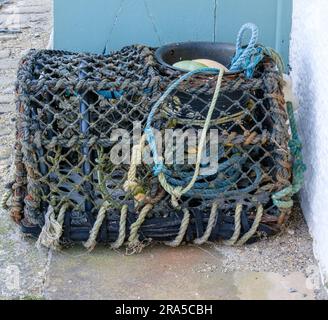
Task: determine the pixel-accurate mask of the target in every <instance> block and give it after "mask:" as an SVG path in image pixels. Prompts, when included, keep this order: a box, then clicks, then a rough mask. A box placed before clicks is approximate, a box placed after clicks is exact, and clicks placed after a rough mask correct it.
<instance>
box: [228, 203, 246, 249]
mask: <svg viewBox="0 0 328 320" xmlns="http://www.w3.org/2000/svg"><path fill="white" fill-rule="evenodd" d="M242 211H243V205H242V204H241V203H238V204H237V206H236V210H235V231H234V233H233V235H232V237H231V238H230V239H229V240H227V241H224V244H225V245H227V246H233V245H234V244H235V243H236V242H237V240H238V238H239V236H240V230H241V213H242Z"/></svg>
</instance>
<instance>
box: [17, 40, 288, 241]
mask: <svg viewBox="0 0 328 320" xmlns="http://www.w3.org/2000/svg"><path fill="white" fill-rule="evenodd" d="M180 76H181V74H180V73H179V72H176V71H174V70H171V69H168V68H164V67H163V66H161V65H160V64H158V63H157V62H156V61H155V58H154V50H153V49H152V48H148V47H145V46H130V47H126V48H124V49H122V50H121V51H119V52H116V53H113V54H111V55H108V56H100V55H91V54H74V53H68V52H61V51H31V52H30V53H29V54H28V55H27V56H26V57H25V58H24V59H23V60H22V61H21V64H20V68H19V71H18V82H17V110H18V120H17V141H16V145H15V149H16V158H15V166H16V174H15V183H14V184H13V186H12V187H13V191H14V197H13V202H12V209H11V214H12V216H13V218H14V219H15V220H16V221H19V222H20V224H21V225H22V229H23V231H24V232H26V233H31V234H35V235H38V234H39V233H40V231H41V228H42V227H43V226H44V225H46V226H47V225H48V229H47V230H48V233H49V232H51V226H52V227H53V228H54V227H55V226H56V225H57V226H58V225H59V226H61V227H62V228H59V231H58V233H57V238H58V237H60V239H61V240H60V241H61V242H70V241H86V240H88V239H89V240H90V237H91V236H93V242H95V241H97V242H105V243H114V242H115V243H116V245H118V246H119V245H122V244H123V243H124V242H125V241H126V240H128V241H129V242H130V243H131V242H132V243H136V242H142V241H143V240H145V239H153V240H158V241H166V242H167V243H171V244H172V243H173V244H180V243H181V242H182V241H193V240H195V239H198V240H199V239H201V238H203V240H219V239H225V240H229V239H230V240H231V239H232V240H233V242H236V241H237V240H238V239H240V238H242V237H243V236H244V235H248V236H247V238H246V241H247V242H251V241H254V240H256V239H258V238H259V237H261V236H265V235H272V234H274V233H276V232H277V231H278V230H279V228H280V226H281V225H282V224H283V223H284V222H285V221H286V218H287V217H288V215H289V212H290V208H286V209H283V208H278V207H277V206H276V205H275V204H274V202H273V201H272V195H273V194H274V193H276V192H278V191H281V190H284V189H285V188H286V187H289V186H290V185H291V161H292V159H291V156H290V151H289V148H288V141H289V139H290V135H289V132H288V129H289V127H288V122H287V120H288V116H287V112H286V108H285V102H284V97H283V94H282V85H283V83H282V77H281V74H280V73H279V72H278V71H277V67H276V64H275V62H274V61H273V60H272V59H271V58H270V57H265V59H263V61H262V62H261V63H260V64H259V65H258V67H257V69H256V71H255V74H254V76H253V78H252V79H247V78H245V77H244V75H243V74H242V73H236V74H232V75H231V74H230V75H225V76H224V77H223V82H222V85H221V94H220V97H219V99H218V101H217V103H216V105H215V109H214V113H213V116H212V119H211V122H210V130H209V132H208V135H207V139H206V146H207V148H205V150H209V149H210V147H211V141H212V137H214V135H215V136H216V137H217V139H218V140H217V141H218V143H216V144H215V145H213V144H212V147H213V150H214V151H213V152H215V153H216V155H217V167H216V169H217V170H216V171H215V172H209V173H208V172H206V170H204V171H205V173H203V174H200V175H199V176H198V177H197V180H196V182H195V184H194V186H193V188H191V189H190V190H189V191H188V192H187V193H185V194H183V195H182V196H181V198H180V199H176V200H177V202H178V204H177V203H174V201H172V195H170V194H169V193H168V192H166V191H165V190H164V188H163V186H162V185H161V183H160V181H159V178H158V176H157V174H156V173H154V163H153V162H152V161H148V162H146V161H145V162H141V163H139V164H138V165H137V166H135V172H134V180H133V181H129V174H131V158H132V157H133V154H132V150H133V147H134V146H136V145H138V143H139V142H138V141H140V139H142V137H143V136H144V132H143V130H144V128H145V126H146V122H147V119H148V117H149V113H150V110H151V108H152V106H153V105H154V103H156V101H158V99H159V98H160V97H161V95H162V94H163V92H164V91H165V90H166V89H167V87H168V86H169V84H170V83H171V82H172V81H173V80H175V79H177V78H178V77H180ZM217 78H218V77H217V75H213V74H208V75H197V76H194V77H192V78H190V79H188V80H186V81H184V82H183V83H182V84H180V85H179V86H178V87H177V88H176V89H175V90H174V91H173V92H172V93H171V94H170V95H169V96H168V97H167V98H166V99H165V101H164V103H163V104H162V105H161V107H160V109H159V110H158V112H156V114H155V115H154V119H153V120H152V126H153V128H154V129H156V131H157V132H161V133H164V131H165V130H166V131H167V130H168V129H171V130H172V132H174V134H175V137H174V139H175V140H174V141H178V140H179V141H180V142H181V141H182V143H176V144H171V145H168V144H167V143H166V142H165V141H164V139H163V141H162V143H160V142H159V141H160V139H159V138H158V139H157V143H158V148H162V152H163V154H165V152H166V151H167V150H169V151H172V154H173V155H175V154H177V153H179V152H180V155H182V158H183V160H184V161H183V163H178V162H177V161H175V160H174V159H165V160H167V161H166V162H165V168H164V169H163V174H164V175H165V177H166V180H167V182H168V183H169V184H170V185H172V186H174V187H183V186H185V185H186V184H188V182H189V181H190V179H191V178H192V176H193V173H194V171H195V162H192V161H191V160H192V159H195V157H196V154H197V148H194V147H190V146H189V144H188V143H189V141H190V140H191V138H190V137H191V136H192V132H193V131H192V130H196V131H197V130H198V131H199V130H201V129H202V128H203V127H204V123H205V119H206V116H207V114H208V109H209V106H210V104H211V100H212V96H213V93H214V90H215V86H216V82H217ZM118 129H124V130H125V131H124V133H122V135H121V136H120V137H119V138H118V137H117V130H118ZM200 132H201V131H200ZM211 134H213V136H212V135H211ZM136 136H137V137H139V140H138V139H137V140H136V139H135V138H131V137H136ZM195 139H196V141H199V136H197V135H196V137H195ZM123 140H124V142H125V144H124V146H128V147H129V148H128V149H124V148H122V150H116V149H117V148H118V145H117V142H118V141H121V142H122V141H123ZM181 146H183V147H184V148H183V150H182V151H181V150H180V149H181ZM144 149H145V151H147V152H148V154H149V157H150V158H151V156H152V153H151V152H150V150H149V145H148V144H147V142H145V148H144ZM113 151H117V152H116V154H117V157H116V158H120V160H121V161H120V163H119V164H117V163H116V161H113V158H112V153H113ZM206 152H208V151H206ZM206 152H205V155H206ZM173 158H174V157H173ZM116 160H117V159H116ZM169 160H170V161H169ZM188 161H189V162H188ZM206 168H207V167H206V165H204V166H203V169H206ZM130 180H131V179H130ZM127 181H129V182H130V185H128V186H127V184H126V183H127ZM131 182H132V184H131ZM287 198H288V197H287ZM287 200H288V199H287ZM213 212H215V213H213ZM100 216H101V217H100ZM51 222H52V224H51ZM49 224H50V227H49ZM97 224H98V225H97ZM252 228H253V229H252ZM44 229H45V228H44ZM93 231H97V232H96V234H93V235H92V232H93ZM57 240H58V239H57ZM246 241H245V242H246Z"/></svg>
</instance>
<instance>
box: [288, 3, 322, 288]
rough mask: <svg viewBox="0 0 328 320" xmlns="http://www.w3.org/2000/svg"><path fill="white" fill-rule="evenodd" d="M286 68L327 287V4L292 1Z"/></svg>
mask: <svg viewBox="0 0 328 320" xmlns="http://www.w3.org/2000/svg"><path fill="white" fill-rule="evenodd" d="M290 64H291V67H292V73H291V74H292V78H293V82H294V84H293V86H294V91H295V93H296V95H297V96H298V99H299V111H298V121H299V131H300V135H301V137H302V139H303V146H304V152H303V155H304V158H305V163H306V165H307V172H306V174H305V177H306V179H305V186H304V188H303V191H302V192H301V199H302V208H303V211H304V214H305V216H306V219H307V221H308V224H309V227H310V232H311V234H312V236H313V238H314V252H315V255H316V257H317V259H318V260H319V263H320V267H321V270H322V273H323V275H324V277H325V282H326V284H327V283H328V1H327V0H294V11H293V27H292V40H291V56H290Z"/></svg>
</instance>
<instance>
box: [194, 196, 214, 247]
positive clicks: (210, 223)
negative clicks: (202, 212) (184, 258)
mask: <svg viewBox="0 0 328 320" xmlns="http://www.w3.org/2000/svg"><path fill="white" fill-rule="evenodd" d="M217 216H218V204H217V203H216V202H213V205H212V209H211V214H210V217H209V219H208V223H207V227H206V230H205V232H204V234H203V236H202V237H200V238H198V239H195V240H194V244H197V245H202V244H204V243H205V242H207V240H208V238H209V237H210V235H211V232H212V230H213V228H214V226H215V223H216V219H217Z"/></svg>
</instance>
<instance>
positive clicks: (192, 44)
mask: <svg viewBox="0 0 328 320" xmlns="http://www.w3.org/2000/svg"><path fill="white" fill-rule="evenodd" d="M179 50H181V51H182V52H183V50H187V51H188V50H190V51H192V53H190V55H189V56H193V54H194V57H193V58H188V57H186V58H184V57H180V58H179V60H176V61H175V62H173V63H172V62H171V63H169V62H168V61H167V60H168V56H170V55H171V56H174V55H175V53H176V51H179ZM215 51H221V54H222V53H223V52H224V51H226V55H225V56H224V57H222V56H220V55H217V56H216V57H215V58H214V56H215ZM197 52H199V53H197ZM235 52H236V46H235V45H234V44H232V43H226V42H206V41H189V42H176V43H170V44H167V45H164V46H162V47H159V48H157V50H156V51H155V58H156V60H157V62H158V63H160V64H161V65H163V66H165V67H167V68H170V69H173V70H176V71H179V72H181V73H187V72H188V71H186V70H184V69H181V68H177V67H174V66H173V64H174V63H176V62H179V61H181V60H194V59H210V60H214V61H217V62H219V63H221V64H223V65H224V66H225V67H227V68H229V66H230V63H231V60H232V57H233V56H234V54H235ZM228 56H229V59H227V57H228ZM228 60H229V63H227V61H228ZM240 72H241V71H233V72H232V71H228V72H225V75H236V74H238V73H240Z"/></svg>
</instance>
